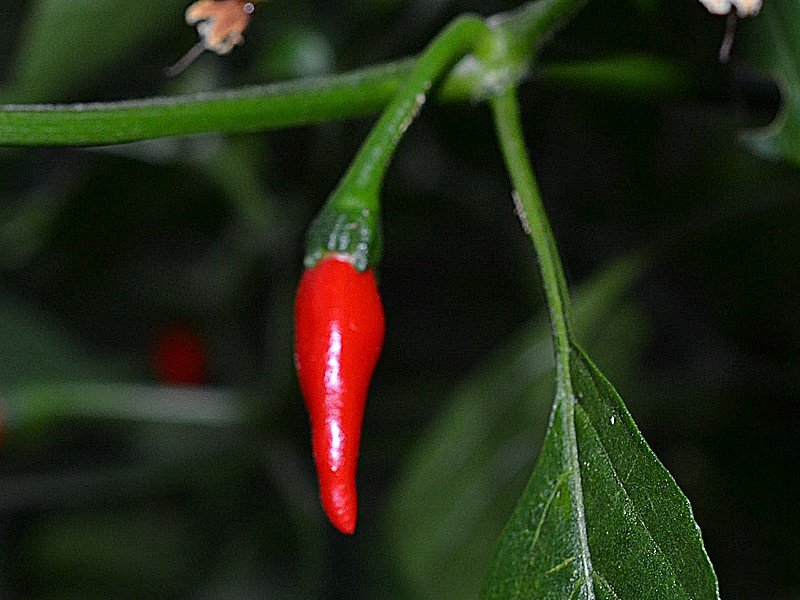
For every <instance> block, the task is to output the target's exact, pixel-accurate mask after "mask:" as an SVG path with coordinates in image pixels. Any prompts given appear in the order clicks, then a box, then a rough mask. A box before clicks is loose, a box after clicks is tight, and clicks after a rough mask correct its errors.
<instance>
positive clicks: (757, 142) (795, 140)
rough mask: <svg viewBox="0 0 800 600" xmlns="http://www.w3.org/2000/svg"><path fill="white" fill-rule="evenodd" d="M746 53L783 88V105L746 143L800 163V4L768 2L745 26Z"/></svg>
mask: <svg viewBox="0 0 800 600" xmlns="http://www.w3.org/2000/svg"><path fill="white" fill-rule="evenodd" d="M742 45H743V50H744V54H745V55H746V56H747V57H748V58H749V59H750V60H751V61H753V63H754V64H755V65H756V67H758V68H759V69H761V70H762V71H763V72H764V73H765V74H767V75H770V76H772V77H774V78H775V79H776V80H777V81H778V83H779V85H780V87H781V92H782V108H781V112H780V114H779V115H778V117H777V118H776V119H775V121H774V122H773V123H772V124H770V125H768V126H767V127H765V128H763V129H759V130H755V131H750V132H747V133H746V134H744V135H743V139H744V141H745V143H746V144H747V145H748V146H749V147H750V148H752V149H753V150H754V151H755V152H757V153H758V154H760V155H762V156H765V157H767V158H772V159H783V160H787V161H789V162H792V163H794V164H795V165H800V5H798V4H797V2H794V1H793V0H770V1H769V2H765V3H764V6H763V8H762V9H761V13H760V14H759V15H758V16H757V17H755V19H753V20H752V21H751V22H749V23H748V24H747V27H743V28H742Z"/></svg>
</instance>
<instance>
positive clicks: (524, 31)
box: [0, 0, 586, 146]
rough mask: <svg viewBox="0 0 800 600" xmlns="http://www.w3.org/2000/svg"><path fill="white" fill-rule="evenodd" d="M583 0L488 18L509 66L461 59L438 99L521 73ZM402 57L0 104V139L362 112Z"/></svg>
mask: <svg viewBox="0 0 800 600" xmlns="http://www.w3.org/2000/svg"><path fill="white" fill-rule="evenodd" d="M585 2H586V0H539V1H538V2H533V3H529V4H527V5H525V6H524V7H523V8H521V9H519V10H517V11H514V12H512V13H508V14H504V15H497V16H495V17H493V18H491V19H490V20H489V22H490V23H491V24H492V28H493V29H494V31H495V33H496V34H497V36H498V39H502V41H503V43H504V44H507V45H508V46H509V47H510V48H512V49H513V50H514V60H515V61H516V62H517V63H518V64H516V68H514V69H509V68H508V66H509V65H505V67H506V68H505V70H504V71H505V72H498V71H503V69H499V68H497V67H492V66H489V65H485V64H482V63H481V62H480V61H478V60H471V59H472V58H474V57H468V58H467V59H465V60H464V61H462V62H461V63H459V65H457V66H456V67H455V68H454V69H453V71H452V73H451V74H450V76H449V77H448V78H447V79H446V80H445V81H444V82H443V84H442V86H441V88H440V90H439V92H438V96H437V98H438V99H439V100H442V101H459V100H460V101H464V100H467V101H471V100H475V99H479V98H483V97H486V96H490V95H492V94H493V93H495V91H496V90H497V89H498V88H497V82H498V79H499V78H500V79H502V80H503V81H505V80H508V79H509V77H511V78H514V79H519V78H521V77H522V76H524V73H525V71H526V69H527V64H528V63H529V62H530V61H531V60H533V58H534V57H535V54H536V52H537V51H538V49H539V47H540V46H541V45H542V43H543V42H544V38H545V37H546V35H545V34H546V33H548V32H549V31H551V30H552V28H554V27H557V26H558V25H560V24H561V23H563V22H564V21H565V20H566V19H567V18H568V17H570V16H571V15H572V14H573V13H574V12H575V11H576V10H577V9H578V8H580V7H581V6H582V5H583V4H584V3H585ZM414 63H415V60H414V59H407V60H402V61H399V62H393V63H388V64H384V65H380V66H376V67H371V68H368V69H362V70H357V71H353V72H350V73H345V74H341V75H333V76H330V77H322V78H317V79H304V80H301V81H296V82H288V83H277V84H272V85H265V86H251V87H246V88H240V89H237V90H232V91H223V92H214V93H206V94H192V95H181V96H173V97H164V98H148V99H143V100H135V101H125V102H110V103H95V104H71V105H7V106H2V107H0V145H3V146H68V145H69V146H89V145H103V144H118V143H124V142H133V141H139V140H145V139H153V138H161V137H171V136H178V135H188V134H198V133H208V132H222V133H235V132H250V131H264V130H270V129H280V128H286V127H297V126H303V125H313V124H316V123H321V122H328V121H336V120H341V119H350V118H356V117H363V116H367V115H372V114H375V113H378V112H380V111H381V110H382V109H383V108H384V107H386V106H387V105H388V103H389V102H390V101H391V99H392V98H393V97H394V95H395V94H396V93H397V92H398V90H399V89H400V87H401V85H402V84H403V82H404V80H405V77H406V76H407V75H408V74H409V73H410V72H411V70H412V69H413V67H414Z"/></svg>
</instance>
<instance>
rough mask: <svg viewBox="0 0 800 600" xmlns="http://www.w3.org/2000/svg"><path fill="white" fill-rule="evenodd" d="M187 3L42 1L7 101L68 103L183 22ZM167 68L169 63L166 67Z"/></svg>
mask: <svg viewBox="0 0 800 600" xmlns="http://www.w3.org/2000/svg"><path fill="white" fill-rule="evenodd" d="M185 5H186V2H185V0H137V1H136V2H119V1H118V0H81V1H80V2H74V1H71V0H38V1H36V2H33V3H31V6H30V9H29V13H28V14H29V15H30V16H29V21H28V24H27V27H26V29H25V31H24V33H23V36H22V45H21V47H20V50H19V52H18V54H17V59H16V63H15V65H14V67H13V70H12V73H13V76H12V78H11V82H10V85H9V88H8V89H7V90H6V92H5V97H6V98H9V99H13V101H15V102H42V101H54V100H59V99H63V98H64V97H66V96H67V95H68V94H69V93H71V92H72V91H74V90H75V89H76V88H79V87H80V86H82V85H85V84H86V83H88V82H91V81H93V80H95V79H96V78H97V76H98V75H99V74H100V73H101V72H102V71H103V70H105V69H107V68H108V67H109V66H112V65H114V64H115V63H118V62H119V61H121V60H122V59H123V58H124V57H126V56H131V57H135V56H140V53H137V52H132V50H133V49H134V48H137V47H139V46H141V45H142V44H144V43H146V42H149V41H151V40H152V39H153V38H155V37H156V36H158V35H159V34H164V33H166V32H169V31H170V30H173V31H175V30H177V28H179V27H183V26H185V25H184V24H183V9H184V8H185ZM165 66H166V65H165Z"/></svg>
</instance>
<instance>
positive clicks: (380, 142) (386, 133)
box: [305, 15, 490, 271]
mask: <svg viewBox="0 0 800 600" xmlns="http://www.w3.org/2000/svg"><path fill="white" fill-rule="evenodd" d="M489 33H490V30H489V28H488V27H487V26H486V24H485V23H484V22H483V20H481V19H480V18H478V17H474V16H469V15H468V16H462V17H459V18H457V19H456V20H454V21H453V22H452V23H450V24H449V25H448V26H447V27H446V28H445V29H444V30H443V31H442V32H441V33H440V34H439V35H438V36H437V37H436V38H434V40H433V41H432V42H431V43H430V44H429V45H428V47H427V48H426V49H425V50H424V52H423V53H422V54H421V55H420V57H419V59H418V60H417V62H416V63H415V65H414V68H413V69H412V70H411V72H410V73H409V75H408V77H407V78H406V80H405V82H404V83H403V85H402V87H401V88H400V90H399V91H398V92H397V94H396V95H395V97H394V99H393V100H392V102H391V103H390V104H389V106H388V107H387V108H386V110H385V111H384V112H383V114H382V115H381V117H380V119H379V120H378V122H377V123H376V124H375V127H374V128H373V129H372V131H371V132H370V134H369V136H368V137H367V139H366V141H365V142H364V145H363V146H362V147H361V150H360V151H359V152H358V154H357V155H356V158H355V160H354V161H353V163H352V164H351V165H350V168H349V169H348V171H347V173H346V174H345V175H344V177H343V178H342V180H341V182H340V183H339V186H338V187H337V188H336V189H335V190H334V192H333V193H332V194H331V196H330V197H329V198H328V201H327V203H326V204H325V206H324V207H323V208H322V211H321V212H320V214H319V215H318V216H317V218H316V220H315V221H314V223H313V224H312V225H311V228H310V229H309V233H308V239H307V253H306V258H305V266H306V267H307V268H310V267H313V266H314V265H316V264H317V263H318V262H319V261H320V260H321V259H322V257H323V256H325V254H328V253H337V254H342V255H345V256H347V257H348V259H349V260H350V261H351V262H352V263H353V265H354V266H355V268H356V269H358V270H359V271H364V270H366V269H368V268H371V267H374V266H375V265H376V264H377V263H378V262H379V260H380V256H381V251H382V243H381V241H382V238H381V231H380V192H381V185H382V183H383V178H384V176H385V174H386V169H387V168H388V166H389V162H390V161H391V159H392V156H393V155H394V152H395V150H396V149H397V145H398V144H399V143H400V140H401V139H402V137H403V134H404V133H405V131H406V130H407V129H408V127H409V126H410V125H411V123H412V122H413V120H414V118H415V117H416V116H417V114H418V113H419V111H420V109H421V108H422V105H423V104H424V103H425V100H426V99H427V96H428V93H429V92H430V90H431V88H432V87H433V85H434V84H435V83H436V82H437V81H438V80H439V78H440V77H442V76H443V75H444V74H445V73H446V71H447V70H448V69H449V68H450V67H452V66H453V65H454V64H455V63H456V62H457V61H458V60H459V59H460V58H462V57H463V56H465V55H466V54H468V53H469V52H471V51H472V50H474V49H475V48H476V47H477V46H478V45H479V44H481V43H482V42H483V41H484V40H485V39H486V36H487V35H488V34H489Z"/></svg>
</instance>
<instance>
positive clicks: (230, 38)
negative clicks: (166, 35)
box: [186, 0, 255, 54]
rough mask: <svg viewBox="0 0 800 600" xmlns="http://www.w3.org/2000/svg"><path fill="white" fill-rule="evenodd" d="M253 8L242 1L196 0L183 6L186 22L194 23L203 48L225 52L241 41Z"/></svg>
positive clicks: (219, 52) (242, 41) (252, 5)
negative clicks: (186, 7)
mask: <svg viewBox="0 0 800 600" xmlns="http://www.w3.org/2000/svg"><path fill="white" fill-rule="evenodd" d="M254 10H255V5H254V4H253V3H252V2H245V1H244V0H199V2H195V3H194V4H192V5H191V6H190V7H189V8H188V9H186V22H187V23H188V24H189V25H197V33H199V34H200V37H201V38H202V40H201V41H202V43H203V47H204V49H206V50H213V51H214V52H216V53H217V54H227V53H228V52H230V51H231V50H232V49H233V47H234V46H238V45H239V44H242V43H244V37H243V36H242V32H243V31H244V30H245V29H246V28H247V24H248V23H249V22H250V15H252V14H253V11H254Z"/></svg>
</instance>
